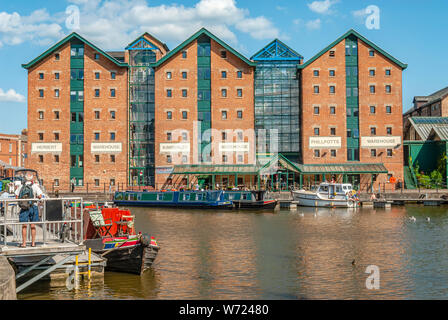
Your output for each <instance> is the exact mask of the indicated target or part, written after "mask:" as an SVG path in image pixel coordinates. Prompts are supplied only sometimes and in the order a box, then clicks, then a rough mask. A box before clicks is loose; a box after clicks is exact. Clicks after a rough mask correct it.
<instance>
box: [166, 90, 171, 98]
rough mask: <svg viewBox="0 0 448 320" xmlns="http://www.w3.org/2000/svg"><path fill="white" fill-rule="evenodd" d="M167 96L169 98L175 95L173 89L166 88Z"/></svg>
mask: <svg viewBox="0 0 448 320" xmlns="http://www.w3.org/2000/svg"><path fill="white" fill-rule="evenodd" d="M166 96H167V97H168V98H171V97H172V96H173V92H172V91H171V89H167V90H166Z"/></svg>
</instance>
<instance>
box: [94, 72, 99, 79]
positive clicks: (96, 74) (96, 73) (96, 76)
mask: <svg viewBox="0 0 448 320" xmlns="http://www.w3.org/2000/svg"><path fill="white" fill-rule="evenodd" d="M99 78H100V73H99V72H95V79H96V80H98V79H99Z"/></svg>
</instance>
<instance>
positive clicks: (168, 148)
mask: <svg viewBox="0 0 448 320" xmlns="http://www.w3.org/2000/svg"><path fill="white" fill-rule="evenodd" d="M176 152H182V153H190V144H189V143H161V144H160V153H176Z"/></svg>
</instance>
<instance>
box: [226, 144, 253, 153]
mask: <svg viewBox="0 0 448 320" xmlns="http://www.w3.org/2000/svg"><path fill="white" fill-rule="evenodd" d="M249 148H250V147H249V142H237V143H233V142H221V143H219V152H249Z"/></svg>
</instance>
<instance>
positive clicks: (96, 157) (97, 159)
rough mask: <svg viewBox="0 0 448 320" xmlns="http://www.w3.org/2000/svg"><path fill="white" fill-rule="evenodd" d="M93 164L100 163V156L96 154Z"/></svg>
mask: <svg viewBox="0 0 448 320" xmlns="http://www.w3.org/2000/svg"><path fill="white" fill-rule="evenodd" d="M95 162H96V163H99V162H100V155H99V154H96V155H95Z"/></svg>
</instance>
